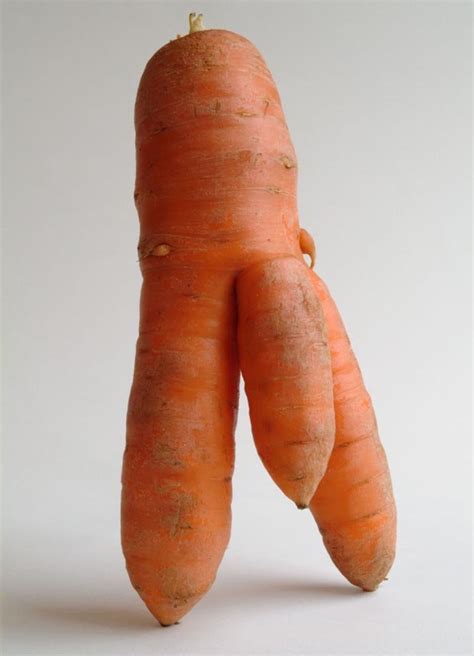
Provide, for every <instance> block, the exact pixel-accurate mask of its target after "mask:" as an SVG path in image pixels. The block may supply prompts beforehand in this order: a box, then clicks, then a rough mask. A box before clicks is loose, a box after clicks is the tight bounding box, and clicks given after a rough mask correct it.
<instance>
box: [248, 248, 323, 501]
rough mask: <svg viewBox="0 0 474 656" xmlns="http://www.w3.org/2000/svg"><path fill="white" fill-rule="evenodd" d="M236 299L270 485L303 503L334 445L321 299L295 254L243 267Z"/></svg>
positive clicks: (255, 419) (257, 434) (253, 417)
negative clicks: (273, 484)
mask: <svg viewBox="0 0 474 656" xmlns="http://www.w3.org/2000/svg"><path fill="white" fill-rule="evenodd" d="M237 301H238V314H239V320H238V347H239V358H240V367H241V370H242V374H243V377H244V381H245V391H246V394H247V397H248V400H249V407H250V419H251V423H252V431H253V435H254V440H255V444H256V447H257V450H258V453H259V455H260V457H261V459H262V461H263V464H264V465H265V467H266V469H267V470H268V472H269V474H270V476H271V477H272V478H273V480H274V481H275V482H276V484H277V485H278V486H279V487H280V488H281V490H282V491H283V492H284V493H285V494H286V495H287V496H288V497H289V498H290V499H292V500H293V501H294V502H295V503H296V504H297V506H298V507H300V508H305V507H307V505H308V503H309V501H310V499H311V497H312V495H313V493H314V491H315V489H316V486H317V485H318V483H319V481H320V479H321V477H322V476H323V474H324V472H325V470H326V466H327V462H328V458H329V455H330V453H331V449H332V446H333V443H334V409H333V398H332V377H331V363H330V356H329V350H328V346H327V341H326V329H325V323H324V318H323V314H322V310H321V307H320V303H319V301H318V298H317V295H316V294H315V291H314V289H313V286H312V283H311V278H310V274H309V271H308V269H307V267H306V265H305V264H303V263H302V262H300V261H299V260H297V259H296V258H293V257H282V258H278V259H273V260H267V261H264V262H260V263H257V264H253V265H251V266H250V267H248V268H247V269H245V270H244V271H243V272H242V273H240V275H239V277H238V279H237ZM314 317H316V321H314Z"/></svg>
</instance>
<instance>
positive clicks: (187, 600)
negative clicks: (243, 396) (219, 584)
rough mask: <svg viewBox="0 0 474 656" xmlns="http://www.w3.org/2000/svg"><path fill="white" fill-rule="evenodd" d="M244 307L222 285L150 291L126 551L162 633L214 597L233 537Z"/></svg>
mask: <svg viewBox="0 0 474 656" xmlns="http://www.w3.org/2000/svg"><path fill="white" fill-rule="evenodd" d="M234 305H235V300H234V292H233V281H232V280H231V279H229V277H228V276H227V277H226V276H225V275H222V274H217V273H214V274H212V273H204V272H200V271H194V272H190V270H189V268H188V269H181V270H180V269H178V268H176V267H175V268H168V269H166V268H163V269H161V270H160V271H159V272H157V274H156V275H155V274H153V273H152V274H151V275H149V276H148V277H147V278H146V279H145V281H144V284H143V289H142V297H141V321H140V336H139V339H138V344H137V353H136V363H135V374H134V381H133V386H132V391H131V396H130V401H129V410H128V416H127V444H126V450H125V455H124V464H123V475H122V484H123V488H122V545H123V551H124V555H125V558H126V564H127V570H128V573H129V576H130V579H131V581H132V584H133V586H134V587H135V589H136V590H137V592H138V594H139V595H140V596H141V598H142V599H143V601H144V602H145V603H146V605H147V606H148V608H149V610H150V611H151V613H152V614H153V615H154V616H155V617H156V618H157V619H158V620H159V622H160V623H161V624H163V625H169V624H173V623H175V622H177V621H178V620H179V619H180V618H181V617H182V616H183V615H185V613H187V612H188V611H189V610H190V609H191V608H192V606H193V605H194V604H195V603H196V602H197V601H199V599H200V598H201V597H202V596H203V595H204V594H205V592H206V591H207V590H208V589H209V587H210V586H211V585H212V582H213V581H214V578H215V575H216V571H217V568H218V566H219V563H220V561H221V559H222V556H223V554H224V550H225V548H226V546H227V543H228V540H229V536H230V520H231V511H230V502H231V494H232V492H231V476H232V471H233V463H234V441H233V433H234V426H235V414H236V408H237V394H238V364H237V353H236V345H235V309H234Z"/></svg>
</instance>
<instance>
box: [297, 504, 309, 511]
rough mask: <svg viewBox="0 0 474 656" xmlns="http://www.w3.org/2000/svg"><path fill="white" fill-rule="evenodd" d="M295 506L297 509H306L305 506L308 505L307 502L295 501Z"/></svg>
mask: <svg viewBox="0 0 474 656" xmlns="http://www.w3.org/2000/svg"><path fill="white" fill-rule="evenodd" d="M296 507H297V508H298V510H306V508H307V507H308V504H307V503H299V502H296Z"/></svg>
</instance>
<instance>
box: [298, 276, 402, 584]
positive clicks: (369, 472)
mask: <svg viewBox="0 0 474 656" xmlns="http://www.w3.org/2000/svg"><path fill="white" fill-rule="evenodd" d="M313 283H314V287H315V289H316V292H317V294H318V296H319V299H320V302H321V305H322V307H323V312H324V315H325V318H326V323H327V330H328V340H329V347H330V350H331V359H332V375H333V381H334V409H335V413H336V443H335V446H334V451H333V453H332V455H331V458H330V460H329V464H328V468H327V471H326V473H325V475H324V477H323V479H322V481H321V483H320V485H319V487H318V489H317V491H316V494H315V495H314V497H313V499H312V501H311V505H310V508H311V512H312V513H313V515H314V517H315V519H316V521H317V523H318V526H319V530H320V531H321V534H322V536H323V540H324V544H325V546H326V548H327V550H328V552H329V554H330V556H331V558H332V560H333V561H334V563H335V565H336V566H337V567H338V569H339V570H340V571H341V573H342V574H343V575H344V576H345V577H346V578H347V579H348V580H349V581H350V582H351V583H353V584H354V585H357V586H359V587H361V588H363V589H364V590H375V588H377V586H378V585H379V583H380V582H381V581H382V580H383V579H384V578H385V576H386V575H387V572H388V571H389V569H390V567H391V565H392V563H393V559H394V557H395V539H396V509H395V502H394V499H393V493H392V484H391V480H390V472H389V470H388V465H387V459H386V457H385V452H384V449H383V447H382V445H381V443H380V440H379V436H378V430H377V422H376V419H375V414H374V411H373V408H372V402H371V400H370V397H369V395H368V393H367V390H366V389H365V386H364V382H363V380H362V374H361V372H360V369H359V366H358V364H357V360H356V358H355V356H354V353H353V352H352V349H351V346H350V343H349V339H348V337H347V334H346V331H345V330H344V326H343V324H342V321H341V318H340V316H339V312H338V311H337V308H336V305H335V303H334V301H333V300H332V298H331V296H330V295H329V292H328V290H327V287H326V286H325V285H324V283H323V282H322V281H321V279H320V278H318V276H316V274H313Z"/></svg>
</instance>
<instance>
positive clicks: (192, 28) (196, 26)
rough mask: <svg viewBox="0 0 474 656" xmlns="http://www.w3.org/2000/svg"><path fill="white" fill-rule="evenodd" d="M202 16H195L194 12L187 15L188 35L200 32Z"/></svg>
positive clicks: (202, 24) (202, 26) (202, 27)
mask: <svg viewBox="0 0 474 656" xmlns="http://www.w3.org/2000/svg"><path fill="white" fill-rule="evenodd" d="M203 20H204V16H203V15H202V14H198V15H197V16H196V12H194V11H193V12H192V13H191V14H189V34H192V33H193V32H200V31H201V30H203V29H204V23H203Z"/></svg>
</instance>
